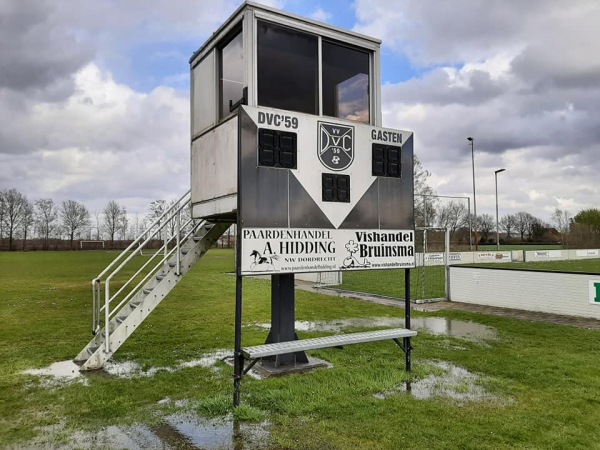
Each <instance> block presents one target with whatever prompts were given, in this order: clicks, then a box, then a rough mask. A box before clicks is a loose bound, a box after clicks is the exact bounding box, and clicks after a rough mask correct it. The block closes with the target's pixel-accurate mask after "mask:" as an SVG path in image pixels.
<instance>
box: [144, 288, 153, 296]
mask: <svg viewBox="0 0 600 450" xmlns="http://www.w3.org/2000/svg"><path fill="white" fill-rule="evenodd" d="M152 289H153V288H146V289H144V290H143V291H142V292H143V293H144V294H146V295H148V294H149V293H150V292H152Z"/></svg>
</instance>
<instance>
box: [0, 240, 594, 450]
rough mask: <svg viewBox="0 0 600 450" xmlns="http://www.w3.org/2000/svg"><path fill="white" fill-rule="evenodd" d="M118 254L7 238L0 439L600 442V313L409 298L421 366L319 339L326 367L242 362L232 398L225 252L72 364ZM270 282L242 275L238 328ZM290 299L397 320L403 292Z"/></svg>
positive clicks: (380, 322) (255, 338) (307, 331)
mask: <svg viewBox="0 0 600 450" xmlns="http://www.w3.org/2000/svg"><path fill="white" fill-rule="evenodd" d="M113 256H114V255H108V254H106V255H105V254H103V253H93V252H86V253H79V252H68V253H67V252H65V253H62V254H52V255H50V254H41V253H39V254H35V253H31V254H19V253H10V254H0V264H2V269H3V270H2V273H3V275H5V278H4V279H3V283H4V284H3V291H2V293H1V294H0V323H1V324H2V327H1V329H0V333H1V338H0V448H7V449H22V448H34V449H38V448H53V449H54V448H64V449H74V448H97V449H113V448H114V449H116V448H134V449H135V448H150V449H152V448H160V449H163V448H165V449H171V448H183V449H186V448H190V449H191V448H266V449H280V448H286V449H288V448H289V449H323V448H331V449H346V448H352V449H354V448H356V449H396V448H416V449H421V448H422V449H430V448H470V449H475V448H476V449H494V450H495V449H512V448H594V447H597V443H598V442H600V429H599V427H598V425H597V424H598V423H600V394H599V393H600V378H599V377H598V376H597V374H598V361H600V330H587V329H581V328H575V327H568V326H562V325H555V324H546V323H537V322H530V321H525V320H515V319H512V318H508V317H499V316H492V315H485V314H477V313H472V312H466V311H456V310H445V311H443V312H442V311H439V312H434V313H431V312H415V313H414V315H413V318H412V328H415V329H417V331H418V332H419V335H418V336H417V337H416V338H414V339H413V340H412V344H413V346H414V350H413V354H412V355H413V371H412V373H411V374H407V373H406V372H405V371H404V354H403V353H402V351H401V350H400V349H399V348H398V347H397V346H396V345H395V344H393V343H391V342H375V343H369V344H364V345H363V344H361V345H354V346H347V347H345V348H344V349H337V348H331V349H321V350H315V351H312V352H310V356H312V357H315V358H319V359H322V360H325V361H328V362H330V363H331V365H332V367H331V368H330V369H327V370H316V371H314V372H312V373H309V374H294V375H289V376H285V377H273V378H268V379H265V380H257V379H253V378H251V377H246V378H244V380H243V383H242V399H241V401H242V407H241V408H239V409H237V410H236V411H235V413H234V411H233V408H232V394H233V386H232V384H233V383H232V373H233V371H232V370H231V368H230V367H229V366H227V365H226V364H225V363H224V362H223V361H222V358H224V357H227V356H228V354H231V353H230V352H228V349H231V348H233V341H234V340H233V323H234V308H233V305H234V301H233V299H234V298H235V284H234V279H233V277H231V276H228V275H226V272H228V271H231V269H232V268H233V253H232V252H223V251H218V252H214V253H213V251H212V250H211V251H210V252H209V253H208V255H207V257H206V258H205V259H203V260H202V261H201V262H200V263H199V266H197V267H196V268H194V270H192V271H191V272H190V273H189V274H188V275H187V276H186V278H185V279H184V280H182V282H181V283H179V284H178V285H177V287H176V288H175V290H174V291H173V292H172V293H171V294H170V295H169V297H168V298H167V299H166V300H165V301H164V302H163V303H162V304H161V305H160V306H159V307H158V308H157V310H156V311H155V312H154V313H153V314H152V315H151V316H150V317H149V318H148V320H147V321H146V322H144V324H143V325H142V326H140V327H139V329H138V330H137V331H136V333H134V335H133V336H132V337H131V338H130V340H128V341H127V342H126V343H125V344H124V345H123V347H121V349H120V350H119V352H118V353H117V354H116V355H115V358H114V359H113V361H112V362H111V364H112V366H111V365H109V366H108V368H107V370H106V371H102V372H96V373H89V374H84V375H79V374H78V373H75V372H74V367H73V366H72V365H71V363H70V362H69V361H70V359H71V358H73V357H74V356H75V355H76V354H77V353H78V352H79V351H80V350H81V348H83V346H84V345H85V343H86V342H87V339H88V338H89V335H90V330H89V322H90V287H89V279H90V274H92V275H91V276H94V275H95V274H96V273H98V272H99V271H100V270H102V268H103V267H104V266H105V265H106V263H107V262H109V261H110V260H111V259H112V257H113ZM269 293H270V290H269V283H268V282H267V281H263V280H244V332H243V343H244V345H257V344H261V343H263V342H264V340H265V338H266V335H267V331H266V329H265V328H264V327H259V326H256V325H255V324H264V323H269V319H270V295H269ZM296 298H297V303H296V306H297V309H296V317H297V318H298V319H299V321H298V329H299V332H298V334H299V335H300V337H301V338H302V337H314V336H318V335H320V334H331V333H339V332H344V331H346V330H347V331H352V330H354V329H370V328H380V327H381V328H385V327H402V326H403V319H404V317H403V316H404V311H403V310H402V309H401V308H398V307H397V306H394V307H392V306H386V305H379V304H373V303H367V302H364V301H358V300H352V299H346V298H341V297H331V296H326V295H322V294H318V293H315V292H305V291H298V292H297V296H296ZM524 301H527V299H524ZM57 361H58V362H61V361H62V363H59V364H56V362H57ZM65 361H66V362H65ZM24 372H26V373H24ZM407 383H409V385H410V391H407V389H406V386H407Z"/></svg>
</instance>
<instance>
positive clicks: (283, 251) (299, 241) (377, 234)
mask: <svg viewBox="0 0 600 450" xmlns="http://www.w3.org/2000/svg"><path fill="white" fill-rule="evenodd" d="M242 238H243V241H244V251H243V253H242V274H243V275H251V274H256V275H258V274H274V273H275V274H276V273H289V272H328V271H337V270H366V269H399V268H406V267H413V266H414V232H413V231H411V230H395V231H391V230H385V231H381V230H377V231H374V230H339V229H329V230H327V229H320V230H311V229H298V228H296V229H277V228H246V229H244V230H243V231H242Z"/></svg>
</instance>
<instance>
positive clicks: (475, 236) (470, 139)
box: [467, 136, 477, 251]
mask: <svg viewBox="0 0 600 450" xmlns="http://www.w3.org/2000/svg"><path fill="white" fill-rule="evenodd" d="M474 140H475V139H473V138H472V137H471V136H469V137H468V138H467V141H469V142H470V143H471V164H472V165H473V214H474V215H475V223H474V230H475V235H474V238H475V251H477V201H476V200H475V150H474V149H473V141H474Z"/></svg>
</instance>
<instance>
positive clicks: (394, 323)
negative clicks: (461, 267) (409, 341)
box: [257, 317, 498, 342]
mask: <svg viewBox="0 0 600 450" xmlns="http://www.w3.org/2000/svg"><path fill="white" fill-rule="evenodd" d="M410 323H411V328H412V329H413V330H417V331H419V330H420V331H426V332H428V333H431V334H434V335H436V336H448V337H453V338H458V339H463V340H466V341H472V342H480V341H485V340H494V339H497V338H498V333H497V332H496V330H495V329H494V328H492V327H488V326H486V325H482V324H480V323H476V322H466V321H463V320H451V319H446V318H444V317H413V318H411V320H410ZM257 326H258V327H260V328H264V329H267V330H268V329H269V328H270V327H271V326H270V325H269V324H264V323H261V324H257ZM359 327H360V328H373V327H404V319H401V318H397V317H367V318H359V319H343V320H335V321H331V322H317V321H315V322H308V321H296V330H297V331H330V332H340V331H341V330H342V329H344V328H359Z"/></svg>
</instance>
